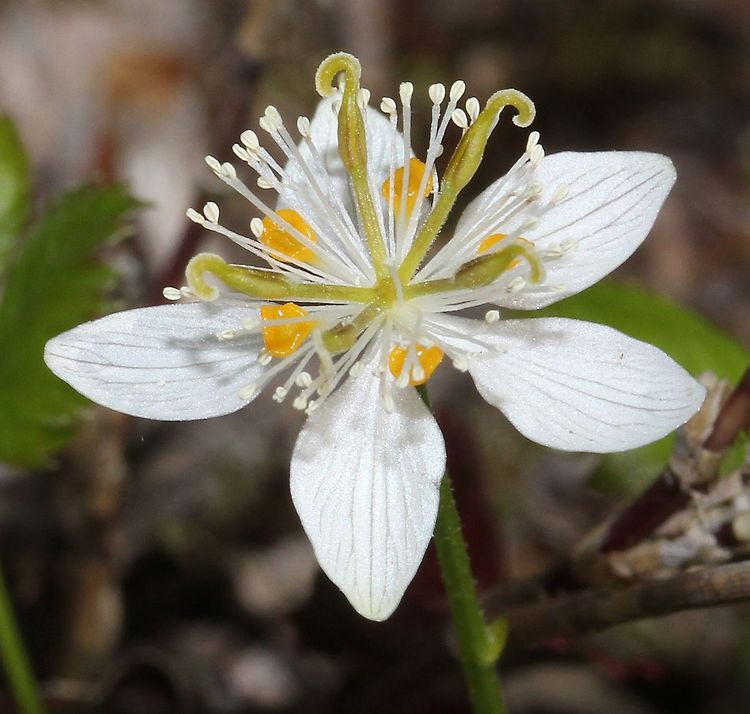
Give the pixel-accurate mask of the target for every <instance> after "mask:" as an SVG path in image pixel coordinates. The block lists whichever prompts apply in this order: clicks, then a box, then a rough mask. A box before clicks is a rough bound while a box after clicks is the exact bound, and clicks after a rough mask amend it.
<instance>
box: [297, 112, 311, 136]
mask: <svg viewBox="0 0 750 714" xmlns="http://www.w3.org/2000/svg"><path fill="white" fill-rule="evenodd" d="M297 131H298V132H299V133H300V135H301V136H303V137H305V138H309V137H310V120H309V119H308V118H307V117H298V118H297Z"/></svg>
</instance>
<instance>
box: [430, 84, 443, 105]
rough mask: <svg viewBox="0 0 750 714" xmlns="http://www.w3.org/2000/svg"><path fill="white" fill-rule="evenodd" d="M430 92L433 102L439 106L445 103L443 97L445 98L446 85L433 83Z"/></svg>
mask: <svg viewBox="0 0 750 714" xmlns="http://www.w3.org/2000/svg"><path fill="white" fill-rule="evenodd" d="M428 94H429V95H430V99H431V100H432V103H433V104H437V105H438V106H439V105H440V104H442V103H443V99H445V85H444V84H440V83H438V84H431V85H430V88H429V90H428Z"/></svg>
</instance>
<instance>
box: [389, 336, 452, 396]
mask: <svg viewBox="0 0 750 714" xmlns="http://www.w3.org/2000/svg"><path fill="white" fill-rule="evenodd" d="M414 349H415V350H416V352H417V361H418V362H419V367H418V368H417V366H415V365H412V367H411V371H410V374H409V384H410V385H411V386H412V387H418V386H419V385H420V384H425V383H426V382H427V380H428V379H429V378H430V377H431V376H432V373H433V372H434V371H435V370H436V369H437V368H438V365H439V364H440V363H441V362H442V361H443V350H441V349H440V348H439V347H435V346H433V347H425V346H424V345H420V344H417V345H415V346H414ZM408 354H409V348H407V347H401V346H400V345H399V346H397V347H394V348H393V349H392V350H391V354H390V355H389V357H388V367H389V369H390V370H391V374H392V375H393V376H394V377H396V379H398V378H399V377H400V376H401V373H402V372H403V370H404V364H405V363H406V358H407V356H408Z"/></svg>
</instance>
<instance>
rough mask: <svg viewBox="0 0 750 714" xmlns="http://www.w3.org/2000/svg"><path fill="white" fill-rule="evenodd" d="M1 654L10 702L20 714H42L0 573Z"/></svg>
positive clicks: (41, 706)
mask: <svg viewBox="0 0 750 714" xmlns="http://www.w3.org/2000/svg"><path fill="white" fill-rule="evenodd" d="M0 653H1V654H2V658H3V664H4V666H5V674H6V676H7V678H8V684H9V685H10V688H11V690H12V692H13V698H14V699H15V701H16V704H17V705H18V711H19V712H20V713H21V714H45V713H46V709H45V707H44V704H43V703H42V697H41V695H40V693H39V685H38V684H37V681H36V677H35V676H34V671H33V670H32V668H31V664H30V662H29V658H28V655H27V654H26V649H25V647H24V645H23V640H22V638H21V633H20V631H19V629H18V623H17V622H16V618H15V615H14V614H13V606H12V605H11V602H10V595H9V594H8V589H7V587H6V585H5V578H4V576H3V572H2V569H0Z"/></svg>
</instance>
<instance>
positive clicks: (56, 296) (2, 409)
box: [0, 186, 138, 467]
mask: <svg viewBox="0 0 750 714" xmlns="http://www.w3.org/2000/svg"><path fill="white" fill-rule="evenodd" d="M137 205H138V202H137V201H136V200H135V199H133V198H132V197H131V196H129V195H128V194H127V192H126V191H125V190H124V189H123V188H121V187H95V186H92V187H85V188H82V189H78V190H75V191H73V192H71V193H69V194H67V195H66V196H64V197H63V198H62V199H61V200H60V201H58V202H57V203H56V204H55V205H54V206H53V207H52V208H51V209H50V210H49V211H48V212H47V214H46V215H45V216H43V217H42V218H41V220H40V221H39V222H38V223H37V225H36V226H35V227H34V228H33V229H32V230H31V232H30V233H29V235H28V236H27V237H26V239H25V240H24V242H23V245H22V247H21V249H20V251H19V252H18V255H17V256H16V260H15V261H14V263H13V266H12V269H11V270H10V271H9V273H8V279H7V284H6V290H5V294H4V296H3V300H2V303H0V460H2V461H6V462H8V463H12V464H15V465H19V466H29V467H36V466H41V465H43V464H44V463H45V462H46V459H47V455H48V454H49V453H51V452H52V451H54V450H56V449H59V448H61V447H62V446H63V445H64V444H65V443H66V442H67V440H68V439H69V438H70V437H71V435H72V433H73V425H74V423H75V417H76V416H77V414H78V412H79V410H80V408H81V407H82V406H83V405H85V404H86V403H87V401H86V400H85V399H84V398H83V397H81V396H80V395H79V394H77V393H76V392H75V391H74V390H73V389H71V388H70V387H69V386H68V385H67V384H65V383H64V382H62V381H61V380H59V379H58V378H57V377H55V376H54V375H53V374H52V373H51V372H49V370H48V369H47V367H46V365H45V364H44V361H43V359H42V355H43V351H44V345H45V343H46V341H47V340H48V339H49V338H50V337H53V336H54V335H56V334H58V333H60V332H63V331H64V330H67V329H70V328H71V327H73V326H75V325H76V324H78V323H80V322H83V321H85V320H87V319H90V318H92V317H94V316H96V315H97V314H100V313H101V312H102V311H103V309H104V304H103V298H102V296H103V294H104V293H105V291H106V288H107V286H108V285H109V284H110V283H111V281H112V279H113V277H114V275H113V272H112V271H111V269H110V268H109V267H107V266H105V265H104V264H103V263H101V262H100V261H98V260H97V259H96V258H95V257H94V252H95V249H96V248H97V247H99V246H100V245H102V244H103V243H104V242H106V241H108V240H109V239H111V238H113V237H114V236H115V235H117V234H118V233H119V232H120V231H121V230H122V226H123V218H124V217H125V215H126V214H127V213H128V212H129V211H130V210H132V209H133V208H135V207H136V206H137Z"/></svg>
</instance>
